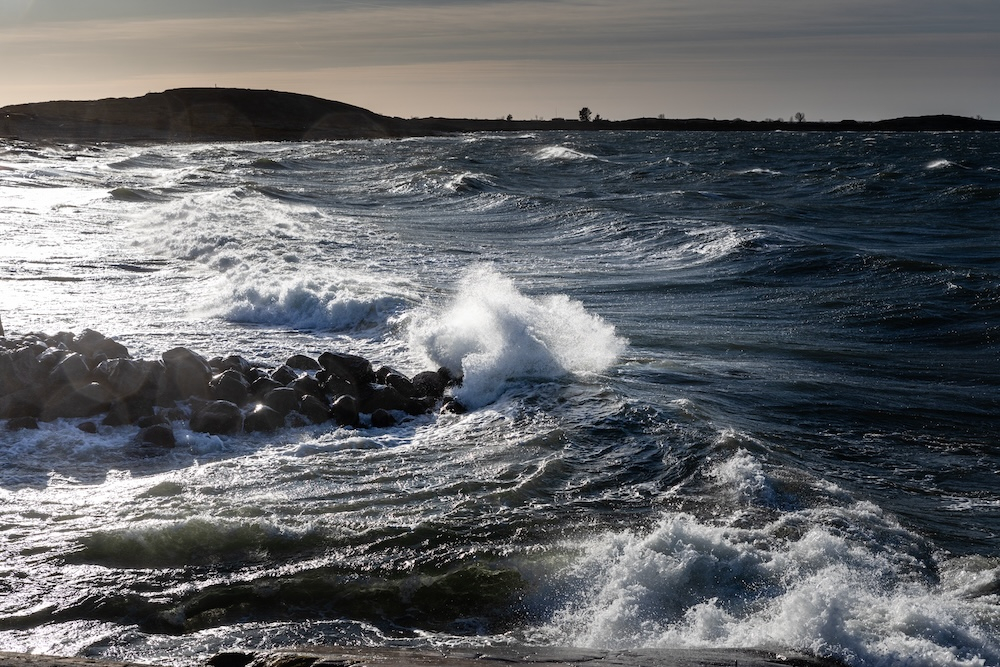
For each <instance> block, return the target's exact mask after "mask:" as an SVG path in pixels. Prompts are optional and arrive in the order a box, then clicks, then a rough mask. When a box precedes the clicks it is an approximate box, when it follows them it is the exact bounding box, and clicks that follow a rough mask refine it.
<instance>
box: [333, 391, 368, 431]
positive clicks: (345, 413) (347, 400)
mask: <svg viewBox="0 0 1000 667" xmlns="http://www.w3.org/2000/svg"><path fill="white" fill-rule="evenodd" d="M330 416H331V417H333V419H334V421H336V422H337V424H338V425H339V426H353V427H357V426H358V424H359V423H360V420H361V418H360V415H359V414H358V400H357V399H356V398H354V397H353V396H347V395H344V396H339V397H338V398H337V399H336V400H335V401H334V402H333V405H331V406H330Z"/></svg>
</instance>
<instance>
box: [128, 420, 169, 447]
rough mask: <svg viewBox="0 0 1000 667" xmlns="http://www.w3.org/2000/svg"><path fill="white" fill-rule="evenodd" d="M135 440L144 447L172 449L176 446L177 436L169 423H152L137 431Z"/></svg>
mask: <svg viewBox="0 0 1000 667" xmlns="http://www.w3.org/2000/svg"><path fill="white" fill-rule="evenodd" d="M136 440H137V441H138V442H139V444H140V445H143V446H144V447H160V448H163V449H173V448H174V447H176V446H177V436H175V435H174V429H172V428H171V427H170V424H153V425H151V426H147V427H146V428H144V429H142V430H141V431H139V435H138V436H136Z"/></svg>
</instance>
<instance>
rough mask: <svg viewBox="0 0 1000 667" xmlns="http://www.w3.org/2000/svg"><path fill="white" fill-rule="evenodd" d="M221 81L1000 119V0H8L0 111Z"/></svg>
mask: <svg viewBox="0 0 1000 667" xmlns="http://www.w3.org/2000/svg"><path fill="white" fill-rule="evenodd" d="M216 85H217V86H235V87H244V88H268V89H274V90H286V91H292V92H300V93H308V94H311V95H317V96H320V97H325V98H328V99H334V100H339V101H342V102H348V103H350V104H356V105H359V106H363V107H367V108H369V109H372V110H373V111H377V112H379V113H383V114H387V115H394V116H402V117H410V116H429V115H435V116H452V117H473V118H497V117H500V116H506V115H507V114H508V113H509V114H513V115H514V117H516V118H550V117H554V116H570V117H575V115H576V113H577V110H579V109H580V107H582V106H588V107H590V108H591V109H592V110H593V111H594V112H595V113H598V114H601V115H602V116H603V117H604V118H608V119H625V118H635V117H640V116H657V115H659V114H664V115H665V116H667V117H668V118H690V117H708V118H713V117H714V118H748V119H764V118H780V117H784V118H787V117H789V116H791V115H792V114H794V113H795V112H799V111H801V112H802V113H804V114H805V115H806V118H807V119H811V120H820V119H824V120H841V119H845V118H853V119H858V120H875V119H880V118H892V117H898V116H904V115H918V114H937V113H950V114H960V115H967V116H977V115H978V116H983V117H985V118H993V119H1000V0H371V1H369V2H361V1H360V0H272V1H265V0H0V105H6V104H15V103H21V102H35V101H43V100H52V99H95V98H100V97H122V96H129V97H131V96H136V95H143V94H145V93H147V92H155V91H161V90H165V89H167V88H176V87H184V86H216Z"/></svg>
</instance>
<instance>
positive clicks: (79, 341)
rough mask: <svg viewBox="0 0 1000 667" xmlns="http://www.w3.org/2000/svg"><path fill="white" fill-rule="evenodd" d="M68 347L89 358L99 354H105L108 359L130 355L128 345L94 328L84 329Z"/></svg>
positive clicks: (94, 357)
mask: <svg viewBox="0 0 1000 667" xmlns="http://www.w3.org/2000/svg"><path fill="white" fill-rule="evenodd" d="M67 347H69V349H71V350H73V351H74V352H79V353H80V354H82V355H84V356H85V357H87V358H88V359H96V358H97V357H98V356H99V355H103V357H104V358H106V359H120V358H124V357H128V356H129V353H128V348H127V347H125V346H124V345H122V344H121V343H118V342H117V341H114V340H112V339H110V338H107V337H105V336H104V335H103V334H100V333H98V332H96V331H94V330H92V329H84V330H83V331H82V332H80V335H79V336H77V337H76V338H75V339H73V340H72V341H70V342H69V343H67ZM95 365H96V364H95Z"/></svg>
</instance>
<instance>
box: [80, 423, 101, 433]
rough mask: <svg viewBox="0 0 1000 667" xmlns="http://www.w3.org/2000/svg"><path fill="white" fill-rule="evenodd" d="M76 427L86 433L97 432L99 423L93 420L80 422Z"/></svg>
mask: <svg viewBox="0 0 1000 667" xmlns="http://www.w3.org/2000/svg"><path fill="white" fill-rule="evenodd" d="M76 427H77V428H78V429H80V430H81V431H83V432H84V433H97V424H95V423H94V422H92V421H85V422H80V423H79V424H77V425H76Z"/></svg>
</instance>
